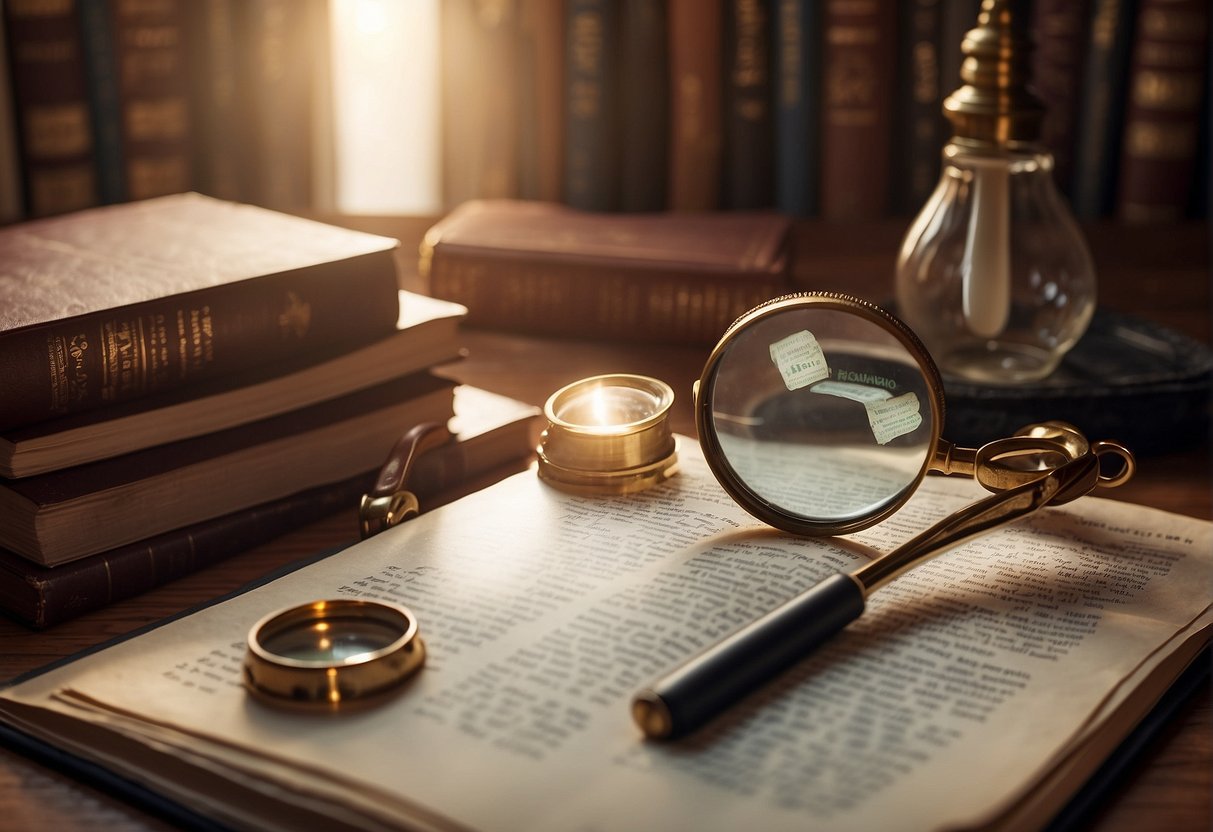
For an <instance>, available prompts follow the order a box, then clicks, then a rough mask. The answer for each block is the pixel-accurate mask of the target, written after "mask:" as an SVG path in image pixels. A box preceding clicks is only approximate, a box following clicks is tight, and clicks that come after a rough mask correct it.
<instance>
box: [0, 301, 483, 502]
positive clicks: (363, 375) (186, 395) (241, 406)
mask: <svg viewBox="0 0 1213 832" xmlns="http://www.w3.org/2000/svg"><path fill="white" fill-rule="evenodd" d="M466 314H467V310H466V309H465V308H464V307H462V306H460V305H458V304H455V303H448V302H446V301H442V300H438V299H436V298H430V297H425V296H423V295H417V294H413V293H412V292H405V291H401V292H400V317H399V319H398V320H397V322H396V331H395V332H394V333H392V334H391V335H388V336H386V337H383V338H380V339H378V340H375V341H372V342H370V343H368V344H366V345H365V346H360V347H354V348H352V349H350V350H349V351H348V352H342V353H341V354H339V355H336V356H334V357H332V358H329V359H326V360H323V361H318V362H310V361H299V360H287V361H284V362H277V363H274V364H269V365H266V366H262V367H254V368H252V369H250V370H247V371H244V372H234V373H229V374H225V375H223V376H222V377H220V378H214V379H211V380H209V381H205V382H200V383H198V384H196V385H191V386H189V387H186V388H179V389H177V390H173V391H169V392H167V393H161V394H158V395H153V396H147V397H145V398H141V399H134V400H132V401H128V402H122V403H120V404H115V405H111V406H109V407H105V408H101V409H98V410H88V411H84V412H81V413H75V414H72V415H70V416H64V417H63V418H61V419H51V420H49V421H46V422H37V423H35V424H33V425H27V426H26V427H23V428H15V429H12V430H7V431H0V477H8V478H11V479H15V478H20V477H28V476H33V475H35V474H43V473H46V472H47V471H57V470H59V469H62V468H68V467H71V466H76V465H84V464H86V463H89V462H96V461H97V460H99V459H108V458H110V457H114V456H120V455H122V454H125V453H130V452H132V451H138V450H142V449H144V448H149V447H152V446H153V445H163V444H166V443H169V442H176V441H178V440H180V439H188V438H190V437H192V436H200V435H202V434H205V433H213V432H214V431H218V430H224V429H226V428H230V427H234V426H236V425H241V424H247V423H248V422H255V421H257V420H259V419H265V418H268V417H270V416H275V415H278V414H280V413H286V412H288V411H290V410H295V409H297V408H300V407H306V406H308V405H312V404H315V403H317V402H320V401H325V400H328V399H333V398H337V397H338V396H343V395H345V394H347V393H352V392H354V391H355V390H360V389H363V388H366V387H373V386H374V385H376V384H380V383H382V382H384V381H387V380H389V379H392V378H395V377H397V376H400V375H405V374H407V373H412V372H416V371H419V370H422V369H425V368H426V367H432V366H435V365H438V364H444V363H447V362H450V361H454V360H456V359H457V358H459V357H460V356H461V355H462V352H463V350H462V348H461V346H460V337H459V323H460V321H462V320H463V318H464V316H465V315H466Z"/></svg>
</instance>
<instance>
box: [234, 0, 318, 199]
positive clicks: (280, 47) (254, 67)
mask: <svg viewBox="0 0 1213 832" xmlns="http://www.w3.org/2000/svg"><path fill="white" fill-rule="evenodd" d="M233 10H234V11H235V13H236V16H237V17H236V32H237V37H238V41H237V45H236V47H237V53H238V54H237V57H238V59H239V60H241V61H242V66H243V69H242V70H241V76H242V77H241V81H242V83H241V84H240V87H241V89H242V91H243V92H242V94H243V96H244V98H245V101H244V102H243V114H244V117H245V118H246V119H248V125H250V126H251V137H252V142H251V149H252V153H251V154H249V159H248V160H247V161H248V163H249V164H248V167H247V168H246V170H245V171H244V175H246V176H248V177H249V183H250V184H249V192H248V194H247V196H248V198H249V200H250V201H251V202H253V203H255V204H258V205H262V206H264V207H267V208H276V209H279V210H287V211H290V210H294V211H299V210H306V209H309V208H311V207H312V205H313V182H312V171H313V160H312V152H313V147H314V144H315V142H314V131H315V129H316V126H315V124H314V123H313V115H314V113H313V94H314V90H313V75H312V73H311V71H310V66H311V62H312V60H313V55H315V54H316V50H318V49H324V50H327V49H328V42H327V39H326V38H323V37H321V33H322V32H323V31H324V28H323V20H324V19H325V17H324V16H325V14H326V10H327V5H326V4H325V3H324V2H323V0H243V1H242V2H240V3H237V4H236V5H235V6H234V7H233Z"/></svg>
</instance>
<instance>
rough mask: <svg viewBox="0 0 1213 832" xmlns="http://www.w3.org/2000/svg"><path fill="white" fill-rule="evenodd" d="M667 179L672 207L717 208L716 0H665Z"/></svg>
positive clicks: (720, 121) (719, 12) (719, 92)
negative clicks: (666, 43)
mask: <svg viewBox="0 0 1213 832" xmlns="http://www.w3.org/2000/svg"><path fill="white" fill-rule="evenodd" d="M669 4H670V8H669V37H670V78H669V82H670V157H669V166H670V184H669V196H668V200H669V207H670V208H671V209H673V210H675V211H711V210H714V209H717V208H719V207H721V196H720V192H721V180H722V172H723V162H724V104H723V78H722V61H721V55H722V50H723V43H724V41H723V38H724V34H723V29H724V9H723V6H722V4H721V2H720V0H669Z"/></svg>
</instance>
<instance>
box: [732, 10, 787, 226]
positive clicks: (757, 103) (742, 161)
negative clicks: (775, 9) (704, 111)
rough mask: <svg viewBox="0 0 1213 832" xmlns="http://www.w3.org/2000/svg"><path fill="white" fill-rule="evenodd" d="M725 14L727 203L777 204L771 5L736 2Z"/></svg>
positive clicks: (736, 206)
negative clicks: (772, 96)
mask: <svg viewBox="0 0 1213 832" xmlns="http://www.w3.org/2000/svg"><path fill="white" fill-rule="evenodd" d="M725 14H726V18H725V26H724V31H725V62H726V67H725V78H726V79H727V85H726V88H725V106H726V110H725V112H726V116H725V122H726V124H727V128H728V140H727V142H726V143H725V146H726V153H725V166H724V167H725V205H726V206H727V207H728V208H731V209H734V210H746V211H754V210H760V209H764V208H771V207H772V206H773V205H774V202H775V178H774V176H775V174H774V166H773V153H772V150H773V146H774V141H775V136H774V127H773V116H772V112H771V90H772V88H773V84H772V82H771V36H772V23H771V4H770V2H768V0H731V1H730V2H729V4H728V8H727V10H726V13H725Z"/></svg>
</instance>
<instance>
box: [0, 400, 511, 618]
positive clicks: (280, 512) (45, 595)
mask: <svg viewBox="0 0 1213 832" xmlns="http://www.w3.org/2000/svg"><path fill="white" fill-rule="evenodd" d="M531 438H532V437H531V432H530V428H529V422H527V421H517V422H515V423H514V424H513V425H512V426H511V427H509V428H507V429H505V431H504V432H503V433H502V434H501V435H500V436H499V437H498V438H497V439H495V440H493V441H492V442H491V443H486V442H483V441H478V440H475V439H473V440H472V441H471V442H470V443H467V444H464V443H462V442H461V443H455V444H451V445H447V446H444V447H442V448H439V449H437V450H435V451H432V452H430V453H427V454H425V455H424V456H422V457H421V458H420V459H418V460H417V466H416V468H415V469H414V471H413V475H412V476H411V477H410V483H409V487H410V490H412V491H413V493H414V495H415V496H416V497H417V499H418V501H419V502H420V504H421V509H422V511H429V510H431V509H434V508H437V507H438V506H440V505H442V504H444V503H445V502H447V501H448V500H449V499H451V498H454V497H457V496H459V494H460V492H461V491H463V490H467V489H468V488H469V487H482V486H483V485H485V484H486V483H485V480H486V479H488V480H492V481H496V480H498V479H502V478H504V477H506V476H508V475H509V474H512V473H515V472H517V471H520V470H522V469H523V468H525V467H526V463H527V460H528V455H529V453H530V451H531V446H530V444H528V440H530V439H531ZM377 474H378V472H377V471H367V472H366V473H363V474H360V475H358V476H356V477H352V478H350V479H347V480H343V481H341V482H337V483H332V484H329V485H322V486H317V487H316V488H311V489H308V490H306V491H301V492H299V493H297V494H293V495H291V496H289V497H283V498H282V499H280V500H275V501H272V502H269V503H265V504H263V505H260V506H256V507H253V508H251V509H248V510H246V511H239V512H233V513H232V514H228V515H224V516H223V517H219V518H216V519H214V520H206V521H203V522H201V523H195V524H193V525H191V526H187V527H185V528H182V529H178V530H176V531H171V532H166V533H164V534H160V535H157V536H155V537H153V538H150V539H148V540H145V541H140V542H138V543H132V544H129V545H126V546H121V547H118V548H116V549H113V550H111V551H109V552H103V553H101V554H98V555H92V556H90V557H86V558H81V559H80V560H75V561H70V562H68V563H65V564H62V565H60V566H56V567H44V566H40V565H38V564H35V563H32V562H30V561H28V560H26V559H25V558H23V557H21V556H20V555H16V554H13V553H11V552H8V551H5V550H2V549H0V609H2V610H4V611H5V612H6V613H8V614H9V615H11V616H13V617H14V618H16V619H17V620H19V621H21V622H23V623H25V624H27V625H29V626H31V627H34V628H38V629H42V628H45V627H50V626H52V625H54V624H58V623H60V622H63V621H67V620H69V619H72V618H75V617H77V616H80V615H83V614H84V613H86V612H90V611H91V610H95V609H100V608H101V607H104V606H107V605H108V604H112V603H115V602H117V601H120V600H122V599H124V598H130V597H133V596H135V595H138V594H140V593H143V592H147V591H148V590H151V589H154V588H155V587H158V586H162V585H164V584H167V583H169V582H170V581H174V580H176V579H177V578H181V577H184V576H185V575H189V574H191V573H193V572H197V571H199V570H201V569H204V568H206V567H208V566H211V565H213V564H216V563H220V562H222V561H223V560H226V559H227V558H229V557H231V556H233V555H236V554H239V553H241V552H244V551H247V550H249V549H252V548H254V547H256V546H260V545H261V544H263V543H267V542H269V541H270V540H273V539H274V538H276V537H279V536H281V535H283V534H286V533H287V532H290V531H292V530H294V529H296V528H299V527H300V526H303V525H306V524H307V523H310V522H313V521H314V520H316V519H317V518H320V517H328V516H330V515H333V514H335V513H337V512H340V511H347V512H349V514H350V519H351V522H350V525H349V531H350V542H353V541H354V535H355V534H356V524H355V523H354V522H353V521H354V518H353V512H352V511H350V509H352V508H353V507H355V506H357V505H358V501H359V499H360V498H361V497H362V495H363V494H366V493H367V492H368V491H369V490H370V489H371V486H373V485H374V483H375V479H376V476H377Z"/></svg>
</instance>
